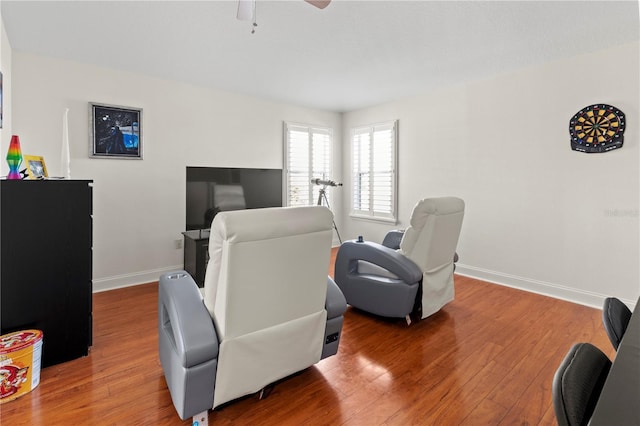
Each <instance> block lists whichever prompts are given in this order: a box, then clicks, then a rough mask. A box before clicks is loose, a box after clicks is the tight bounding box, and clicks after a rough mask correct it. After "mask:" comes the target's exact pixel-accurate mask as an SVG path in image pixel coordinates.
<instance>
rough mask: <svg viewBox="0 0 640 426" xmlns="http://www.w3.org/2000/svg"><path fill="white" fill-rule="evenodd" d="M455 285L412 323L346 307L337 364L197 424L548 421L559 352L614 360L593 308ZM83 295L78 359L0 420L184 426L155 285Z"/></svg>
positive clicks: (0, 409) (476, 284) (53, 372)
mask: <svg viewBox="0 0 640 426" xmlns="http://www.w3.org/2000/svg"><path fill="white" fill-rule="evenodd" d="M334 260H335V251H334V252H333V253H332V262H334ZM329 271H330V273H331V274H332V272H333V267H332V266H330V268H329ZM455 286H456V299H455V300H454V301H453V302H452V303H450V304H448V305H447V306H446V307H445V308H444V309H442V310H441V311H440V312H439V313H437V314H435V315H433V316H432V317H429V318H427V319H426V320H422V321H418V322H414V323H413V324H412V325H411V326H407V325H406V323H405V322H404V320H403V319H385V318H380V317H376V316H374V315H370V314H367V313H365V312H361V311H358V310H356V309H352V308H349V309H348V310H347V313H346V314H345V323H344V329H343V336H342V341H341V345H340V350H339V353H338V355H337V356H334V357H331V358H328V359H326V360H323V361H321V362H320V363H318V364H317V365H315V366H313V367H310V368H308V369H307V370H305V371H302V372H300V373H298V374H296V375H294V376H292V377H290V378H287V379H285V380H283V381H281V382H279V383H278V384H276V386H275V387H274V389H273V392H272V393H271V395H270V396H269V397H268V398H266V399H263V400H259V399H258V398H257V396H256V395H250V396H247V397H245V398H241V399H239V400H237V401H233V402H231V403H229V404H226V405H225V406H223V407H221V408H219V409H216V410H214V411H210V412H209V421H210V422H211V424H212V425H249V424H251V425H255V424H260V425H296V426H298V425H349V426H354V425H355V426H358V425H366V426H370V425H403V426H404V425H431V424H433V425H456V424H462V425H497V424H503V425H513V424H529V425H534V424H539V425H547V424H553V423H554V422H555V418H554V413H553V407H552V403H551V381H552V377H553V374H554V373H555V369H556V368H557V366H558V365H559V363H560V361H561V360H562V358H563V357H564V355H565V354H566V352H567V351H568V350H569V348H570V346H571V345H572V344H573V343H576V342H581V341H585V342H591V343H593V344H595V345H596V346H598V347H600V348H601V349H602V350H603V351H604V352H605V353H607V355H609V356H610V358H613V355H614V354H615V351H614V350H613V348H612V347H611V345H610V343H609V341H608V338H607V336H606V333H605V332H604V328H603V326H602V321H601V311H599V310H598V309H592V308H588V307H584V306H580V305H576V304H573V303H569V302H565V301H562V300H557V299H552V298H549V297H545V296H541V295H536V294H532V293H527V292H524V291H519V290H516V289H512V288H507V287H503V286H499V285H495V284H490V283H486V282H482V281H479V280H475V279H472V278H468V277H463V276H456V277H455ZM93 299H94V327H93V342H94V344H93V347H92V348H91V351H90V354H89V356H87V357H84V358H80V359H77V360H73V361H70V362H67V363H64V364H59V365H56V366H51V367H48V368H45V369H43V370H42V372H41V383H40V385H39V386H38V388H36V389H35V390H34V391H33V392H31V393H29V394H27V395H25V396H23V397H21V398H19V399H17V400H15V401H12V402H9V403H6V404H2V405H0V423H2V424H3V425H5V424H7V425H23V424H24V425H35V426H38V425H46V426H49V425H69V424H97V425H132V424H135V425H154V426H155V425H188V424H191V422H190V420H186V421H181V420H180V419H179V418H178V416H177V415H176V413H175V410H174V408H173V405H172V403H171V398H170V395H169V391H168V389H167V386H166V382H165V381H164V376H163V374H162V368H161V366H160V361H159V359H158V349H157V347H158V335H157V283H149V284H144V285H140V286H135V287H128V288H123V289H118V290H112V291H107V292H103V293H96V294H94V295H93ZM45 339H46V337H45ZM45 344H46V341H45Z"/></svg>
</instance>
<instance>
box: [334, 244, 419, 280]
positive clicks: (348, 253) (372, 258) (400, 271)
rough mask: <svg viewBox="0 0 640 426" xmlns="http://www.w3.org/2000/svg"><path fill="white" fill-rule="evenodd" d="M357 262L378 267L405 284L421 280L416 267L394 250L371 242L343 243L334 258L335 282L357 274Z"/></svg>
mask: <svg viewBox="0 0 640 426" xmlns="http://www.w3.org/2000/svg"><path fill="white" fill-rule="evenodd" d="M359 260H364V261H366V262H369V263H373V264H374V265H377V266H380V267H381V268H384V269H386V270H387V271H389V272H391V273H392V274H394V275H396V276H397V277H398V278H400V279H401V280H402V281H403V282H405V283H407V284H413V283H417V282H419V281H420V280H421V279H422V271H421V270H420V268H419V267H418V265H416V264H415V263H414V262H413V261H412V260H411V259H409V258H408V257H406V256H404V255H402V254H400V253H398V252H397V251H395V250H392V249H390V248H388V247H385V246H383V245H382V244H378V243H374V242H371V241H364V242H361V243H359V242H355V241H345V242H344V243H343V244H342V245H341V246H340V250H339V251H338V255H337V257H336V267H335V274H334V275H335V278H336V281H338V282H340V279H341V275H344V274H355V273H357V268H358V262H357V261H359Z"/></svg>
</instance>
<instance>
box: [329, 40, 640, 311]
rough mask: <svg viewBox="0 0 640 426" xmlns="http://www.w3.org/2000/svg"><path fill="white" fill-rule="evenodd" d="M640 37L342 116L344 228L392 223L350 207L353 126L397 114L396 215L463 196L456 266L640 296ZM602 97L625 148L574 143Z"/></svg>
mask: <svg viewBox="0 0 640 426" xmlns="http://www.w3.org/2000/svg"><path fill="white" fill-rule="evenodd" d="M638 51H639V45H638V43H633V44H628V45H623V46H619V47H615V48H612V49H608V50H606V51H601V52H597V53H594V54H589V55H584V56H580V57H576V58H573V59H567V60H563V61H559V62H554V63H549V64H546V65H544V66H539V67H534V68H528V69H524V70H521V71H519V72H516V73H511V74H507V75H500V76H496V77H495V78H492V79H489V80H482V81H475V82H471V83H468V84H464V85H459V86H455V87H448V88H443V89H441V90H438V91H434V92H432V93H429V94H425V95H422V96H416V97H415V98H412V99H405V100H400V101H397V102H392V103H388V104H384V105H380V106H377V107H374V108H368V109H365V110H360V111H354V112H350V113H347V114H345V115H344V117H343V124H344V128H343V140H344V141H345V143H344V147H343V154H344V159H343V167H344V168H343V174H344V181H345V186H344V187H343V205H344V206H345V215H344V217H343V220H342V223H343V224H344V225H343V228H344V229H342V230H341V231H342V234H343V238H355V237H356V236H357V235H363V236H364V237H365V238H366V239H369V240H374V241H381V240H382V238H383V236H384V233H385V232H386V231H387V230H389V229H392V228H393V226H390V225H389V224H378V223H372V222H366V221H362V220H357V219H351V218H349V217H348V216H347V214H346V210H347V209H348V208H350V202H349V193H350V192H349V191H350V188H351V182H350V177H349V164H350V147H349V143H348V141H349V139H350V129H351V128H353V127H356V126H361V125H366V124H370V123H377V122H381V121H387V120H393V119H399V187H400V191H399V219H400V223H399V224H398V225H397V227H398V228H403V227H406V226H408V220H409V215H410V214H411V211H412V208H413V205H414V204H415V203H416V201H417V200H418V199H420V198H424V197H432V196H442V195H455V196H459V197H461V198H463V199H464V200H465V201H466V214H465V221H464V224H463V229H462V235H461V238H460V242H459V245H458V253H459V254H460V263H459V264H458V269H457V271H458V272H460V273H462V274H467V275H470V276H475V277H479V278H482V279H486V280H489V281H493V282H497V283H502V284H506V285H511V286H515V287H519V288H523V289H528V290H532V291H535V292H540V293H544V294H549V295H553V296H556V297H560V298H567V299H570V300H573V301H577V302H580V303H585V304H591V305H594V306H601V302H602V298H603V297H604V296H608V295H614V296H617V297H620V298H622V299H623V300H624V301H625V302H627V303H628V304H635V302H636V300H637V298H638V295H639V294H640V274H639V267H640V266H639V263H640V262H639V259H640V252H639V239H640V235H639V226H638V222H639V196H638V194H639V192H640V184H639V177H640V175H639V173H640V172H639V170H640V150H639V148H638V143H639V139H640V138H639V136H640V133H639V129H638V128H639V126H638V124H639V123H640V102H639V91H640V86H639V79H640V67H639V64H638V62H639V59H638V58H639V55H638ZM594 103H608V104H612V105H614V106H616V107H618V108H620V109H621V110H622V111H623V112H624V113H625V114H626V117H627V128H626V132H625V134H624V140H625V142H624V146H623V147H622V149H620V150H616V151H613V152H608V153H604V154H584V153H578V152H574V151H572V150H571V149H570V146H569V131H568V129H569V119H570V118H571V117H572V116H573V115H574V114H575V113H576V112H578V111H579V110H580V109H581V108H583V107H585V106H587V105H591V104H594Z"/></svg>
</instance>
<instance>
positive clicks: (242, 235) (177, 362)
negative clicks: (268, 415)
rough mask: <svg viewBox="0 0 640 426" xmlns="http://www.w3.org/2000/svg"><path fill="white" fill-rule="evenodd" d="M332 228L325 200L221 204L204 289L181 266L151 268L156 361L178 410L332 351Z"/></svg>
mask: <svg viewBox="0 0 640 426" xmlns="http://www.w3.org/2000/svg"><path fill="white" fill-rule="evenodd" d="M332 232H333V215H332V214H331V212H330V211H329V209H327V208H325V207H319V206H314V207H295V208H270V209H255V210H239V211H231V212H221V213H219V214H218V215H216V217H215V219H214V220H213V223H212V226H211V234H210V240H209V254H210V260H209V263H208V265H207V272H206V276H205V283H204V288H203V294H202V293H201V292H200V290H199V289H198V287H197V285H196V284H195V282H194V281H193V279H192V278H191V277H190V276H189V275H188V274H187V273H186V272H184V271H177V272H171V273H167V274H164V275H162V276H161V277H160V281H159V295H158V315H159V323H158V328H159V352H160V361H161V363H162V368H163V370H164V375H165V379H166V382H167V386H168V388H169V391H170V393H171V398H172V400H173V404H174V406H175V408H176V411H177V412H178V415H179V416H180V418H182V419H186V418H188V417H192V416H194V415H196V414H198V413H201V412H203V411H206V410H208V409H211V408H215V407H217V406H219V405H221V404H223V403H225V402H228V401H231V400H233V399H236V398H239V397H241V396H244V395H248V394H251V393H255V392H258V391H260V390H261V389H264V388H265V387H266V386H268V385H270V384H272V383H274V382H276V381H277V380H280V379H282V378H285V377H287V376H289V375H291V374H293V373H296V372H298V371H301V370H303V369H305V368H307V367H309V366H311V365H313V364H315V363H317V362H318V361H320V360H321V359H323V358H326V357H328V356H331V355H334V354H336V353H337V351H338V345H339V343H340V334H341V330H342V322H343V319H342V318H343V313H344V312H345V310H346V308H347V305H346V301H345V299H344V296H343V295H342V292H341V291H340V289H339V288H338V287H337V286H336V284H335V283H334V282H333V280H331V278H329V277H327V269H328V265H329V257H330V252H331V239H332Z"/></svg>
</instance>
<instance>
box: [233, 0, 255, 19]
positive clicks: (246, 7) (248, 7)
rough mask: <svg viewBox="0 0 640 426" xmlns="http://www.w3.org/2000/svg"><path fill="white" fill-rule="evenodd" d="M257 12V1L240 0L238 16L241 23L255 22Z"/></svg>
mask: <svg viewBox="0 0 640 426" xmlns="http://www.w3.org/2000/svg"><path fill="white" fill-rule="evenodd" d="M255 10H256V0H238V14H237V15H236V17H237V18H238V19H239V20H240V21H253V17H254V16H255Z"/></svg>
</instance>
